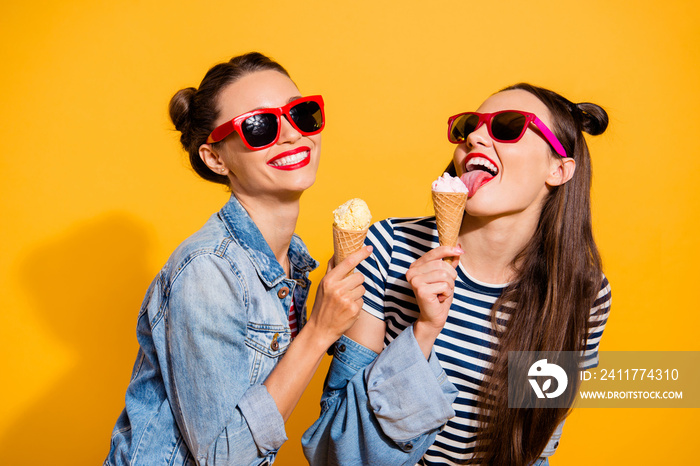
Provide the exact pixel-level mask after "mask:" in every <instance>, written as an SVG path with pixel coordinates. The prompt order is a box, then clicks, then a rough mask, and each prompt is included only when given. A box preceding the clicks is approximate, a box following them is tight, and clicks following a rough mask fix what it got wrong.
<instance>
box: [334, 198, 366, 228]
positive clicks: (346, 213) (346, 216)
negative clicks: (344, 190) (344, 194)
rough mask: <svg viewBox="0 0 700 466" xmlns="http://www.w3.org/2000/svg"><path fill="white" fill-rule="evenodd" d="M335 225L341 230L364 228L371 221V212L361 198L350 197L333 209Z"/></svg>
mask: <svg viewBox="0 0 700 466" xmlns="http://www.w3.org/2000/svg"><path fill="white" fill-rule="evenodd" d="M333 220H334V221H335V226H336V227H338V228H340V229H342V230H352V231H359V230H366V229H367V228H369V225H370V223H371V222H372V214H371V213H370V211H369V207H367V203H366V202H365V201H363V200H362V199H358V198H355V199H350V200H349V201H347V202H346V203H344V204H343V205H341V206H340V207H338V208H337V209H335V210H334V211H333Z"/></svg>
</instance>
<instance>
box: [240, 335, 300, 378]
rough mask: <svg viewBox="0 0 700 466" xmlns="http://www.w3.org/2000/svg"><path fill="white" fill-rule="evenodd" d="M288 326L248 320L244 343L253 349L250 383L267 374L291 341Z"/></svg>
mask: <svg viewBox="0 0 700 466" xmlns="http://www.w3.org/2000/svg"><path fill="white" fill-rule="evenodd" d="M291 339H292V338H291V335H290V332H289V328H287V327H285V326H282V325H271V324H257V323H254V322H248V327H247V329H246V340H245V344H246V345H247V346H248V347H249V348H251V349H253V350H254V351H253V357H252V367H251V369H250V383H251V384H255V383H257V381H258V379H260V378H261V376H265V377H266V376H267V374H269V373H270V372H271V371H272V369H273V368H274V367H275V365H276V364H277V361H278V360H279V358H280V356H282V355H283V354H284V353H286V352H287V348H288V347H289V344H290V343H291Z"/></svg>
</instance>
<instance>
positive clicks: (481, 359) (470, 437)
mask: <svg viewBox="0 0 700 466" xmlns="http://www.w3.org/2000/svg"><path fill="white" fill-rule="evenodd" d="M365 244H371V245H372V246H373V247H374V251H373V253H372V256H370V257H369V258H368V259H366V260H365V261H364V262H363V263H362V264H360V266H359V267H358V270H359V271H360V272H362V273H363V274H364V276H365V284H364V285H365V290H366V292H365V296H364V310H365V311H367V312H369V313H370V314H372V315H373V316H375V317H377V318H379V319H382V320H384V321H385V324H386V335H385V341H384V343H385V345H388V344H389V343H391V341H393V340H394V338H396V337H397V336H398V335H399V334H400V333H401V332H402V331H403V330H404V329H405V328H407V327H408V326H409V325H411V324H412V323H413V322H414V321H415V320H416V319H417V317H418V313H419V309H418V305H417V303H416V298H415V296H414V294H413V290H412V288H411V285H410V284H409V283H408V282H407V281H406V271H407V270H408V267H409V266H410V265H411V264H412V263H413V262H414V261H415V260H416V259H418V258H419V257H421V256H423V255H424V254H425V253H426V252H428V251H430V250H431V249H434V248H436V247H437V246H439V243H438V236H437V229H436V225H435V217H423V218H405V219H397V218H394V219H387V220H383V221H381V222H378V223H376V224H374V225H373V226H372V227H371V228H370V230H369V233H368V235H367V240H366V241H365ZM457 273H458V276H457V280H456V283H455V291H454V300H453V302H452V306H451V308H450V312H449V315H448V318H447V322H446V324H445V326H444V328H443V330H442V332H441V333H440V335H439V336H438V338H437V340H436V341H435V345H434V349H435V353H436V355H437V357H438V359H439V361H440V364H441V365H442V367H443V369H444V370H445V372H446V373H447V376H448V378H449V380H450V382H452V383H453V384H454V386H455V387H456V388H457V389H458V390H459V395H458V397H457V399H456V400H455V402H454V403H453V408H454V410H455V412H456V415H455V417H453V418H452V419H451V420H450V421H448V423H447V425H446V426H445V428H444V430H442V432H440V433H438V435H437V438H436V440H435V442H434V443H433V445H432V446H431V447H430V448H429V449H428V451H427V452H426V454H425V456H424V457H423V462H424V464H426V465H437V464H449V465H452V464H463V463H464V461H465V460H466V459H468V458H471V457H472V455H473V452H474V445H475V440H476V437H475V433H476V431H477V409H476V399H477V394H478V393H479V390H480V387H481V384H482V381H483V378H484V372H485V369H486V368H487V367H488V366H489V362H488V361H489V359H490V358H491V356H492V355H493V352H494V351H496V350H497V346H498V340H497V337H496V336H495V334H494V330H493V325H492V321H491V307H492V306H493V304H494V302H495V301H496V300H497V299H498V297H499V296H500V295H501V293H502V292H503V290H504V289H505V286H506V285H490V284H487V283H482V282H479V281H477V280H475V279H474V278H472V277H470V276H469V275H468V273H467V271H466V270H465V269H464V267H463V266H462V265H460V266H459V267H458V268H457ZM609 311H610V286H609V284H608V281H607V279H604V280H603V284H602V286H601V290H600V292H599V294H598V296H597V299H596V301H595V304H594V307H593V308H592V309H591V314H590V318H589V326H590V331H589V336H588V341H587V346H586V353H585V363H584V367H586V368H589V367H594V366H595V365H597V359H598V344H599V342H600V338H601V336H602V334H603V329H604V328H605V323H606V321H607V318H608V314H609ZM501 316H502V315H499V316H498V317H499V320H500V318H501ZM504 317H507V316H504Z"/></svg>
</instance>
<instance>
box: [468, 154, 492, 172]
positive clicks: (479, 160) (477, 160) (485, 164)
mask: <svg viewBox="0 0 700 466" xmlns="http://www.w3.org/2000/svg"><path fill="white" fill-rule="evenodd" d="M472 165H481V166H482V167H486V168H487V169H488V170H489V171H491V173H498V168H497V167H496V165H494V164H492V163H491V162H490V161H489V160H488V159H486V158H484V157H475V158H473V159H471V160H470V161H469V162H467V167H466V168H467V170H469V167H471V166H472Z"/></svg>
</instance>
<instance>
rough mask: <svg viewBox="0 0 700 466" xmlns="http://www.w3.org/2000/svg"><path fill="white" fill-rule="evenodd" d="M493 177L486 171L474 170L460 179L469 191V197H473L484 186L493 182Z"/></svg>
mask: <svg viewBox="0 0 700 466" xmlns="http://www.w3.org/2000/svg"><path fill="white" fill-rule="evenodd" d="M492 178H493V175H492V174H491V173H489V172H487V171H484V170H473V171H470V172H467V173H465V174H464V175H462V176H461V177H460V179H461V180H462V183H464V184H465V185H466V186H467V189H469V197H472V196H473V195H474V194H476V192H477V191H478V190H479V188H481V187H482V186H483V185H485V184H486V183H488V182H489V181H491V179H492Z"/></svg>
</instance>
